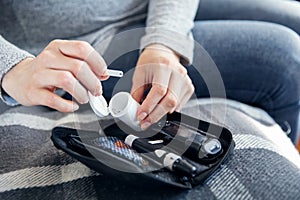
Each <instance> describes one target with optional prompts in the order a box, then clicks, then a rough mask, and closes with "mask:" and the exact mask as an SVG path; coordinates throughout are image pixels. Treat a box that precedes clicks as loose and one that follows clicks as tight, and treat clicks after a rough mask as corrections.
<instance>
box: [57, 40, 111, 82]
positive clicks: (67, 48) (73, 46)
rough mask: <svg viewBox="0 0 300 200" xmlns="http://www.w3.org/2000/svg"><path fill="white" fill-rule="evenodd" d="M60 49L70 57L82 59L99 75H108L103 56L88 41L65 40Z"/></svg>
mask: <svg viewBox="0 0 300 200" xmlns="http://www.w3.org/2000/svg"><path fill="white" fill-rule="evenodd" d="M59 50H60V51H61V52H62V53H63V54H64V55H67V56H69V57H73V58H77V59H81V60H83V61H85V62H86V63H88V65H89V66H90V68H91V70H92V71H93V72H94V73H95V74H96V75H97V76H98V77H101V76H104V75H108V72H107V65H106V63H105V61H104V59H103V58H102V56H101V55H100V54H99V53H98V52H97V51H96V50H95V49H94V48H93V47H92V46H91V45H90V44H89V43H87V42H83V41H63V42H61V43H60V45H59Z"/></svg>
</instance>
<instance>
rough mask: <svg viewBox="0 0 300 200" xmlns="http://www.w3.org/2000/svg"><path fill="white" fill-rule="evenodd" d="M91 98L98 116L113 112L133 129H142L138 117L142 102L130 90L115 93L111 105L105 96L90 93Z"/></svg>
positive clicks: (114, 115)
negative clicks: (135, 98) (136, 99)
mask: <svg viewBox="0 0 300 200" xmlns="http://www.w3.org/2000/svg"><path fill="white" fill-rule="evenodd" d="M89 98H90V101H89V102H90V105H91V107H92V109H93V111H94V112H95V114H96V115H97V116H98V117H105V116H108V115H109V114H111V115H112V116H113V117H114V118H118V119H120V120H121V121H122V122H123V123H125V124H126V125H128V126H129V127H131V128H132V129H133V130H135V131H141V130H142V129H141V126H140V123H139V121H138V119H137V117H136V113H137V109H138V107H139V106H140V104H139V103H138V102H136V101H135V100H134V99H133V97H132V96H131V94H129V93H128V92H119V93H117V94H115V95H114V96H113V97H112V98H111V100H110V102H109V106H108V105H107V102H106V100H105V99H104V97H103V96H99V97H95V96H93V95H92V94H90V93H89Z"/></svg>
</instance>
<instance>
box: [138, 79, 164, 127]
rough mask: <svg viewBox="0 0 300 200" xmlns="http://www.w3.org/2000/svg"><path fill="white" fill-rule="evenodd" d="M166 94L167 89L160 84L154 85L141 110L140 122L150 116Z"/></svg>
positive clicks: (139, 114)
mask: <svg viewBox="0 0 300 200" xmlns="http://www.w3.org/2000/svg"><path fill="white" fill-rule="evenodd" d="M166 93H167V87H165V86H162V85H159V84H153V85H152V88H151V89H150V92H149V93H148V95H147V96H146V98H145V100H144V101H143V103H142V105H141V106H140V108H139V113H138V120H139V121H142V120H143V119H144V118H145V117H146V116H147V115H149V113H151V112H152V111H153V109H154V108H155V106H157V105H158V103H159V102H160V101H161V100H162V99H163V98H164V96H165V95H166Z"/></svg>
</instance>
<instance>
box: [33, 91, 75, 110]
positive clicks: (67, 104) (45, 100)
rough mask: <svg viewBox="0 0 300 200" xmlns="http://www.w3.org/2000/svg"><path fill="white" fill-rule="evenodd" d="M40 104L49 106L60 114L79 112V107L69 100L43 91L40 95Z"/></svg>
mask: <svg viewBox="0 0 300 200" xmlns="http://www.w3.org/2000/svg"><path fill="white" fill-rule="evenodd" d="M38 96H39V100H38V101H39V102H38V104H40V105H44V106H48V107H50V108H53V109H55V110H58V111H60V112H74V111H76V110H78V108H79V106H78V105H77V104H76V103H74V102H72V101H69V100H65V99H63V98H61V97H60V96H58V95H57V94H55V93H52V92H50V91H48V90H45V89H42V90H40V92H39V94H38Z"/></svg>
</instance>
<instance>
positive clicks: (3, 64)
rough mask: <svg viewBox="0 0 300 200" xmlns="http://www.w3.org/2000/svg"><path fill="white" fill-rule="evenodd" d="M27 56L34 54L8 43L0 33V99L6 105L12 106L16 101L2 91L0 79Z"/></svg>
mask: <svg viewBox="0 0 300 200" xmlns="http://www.w3.org/2000/svg"><path fill="white" fill-rule="evenodd" d="M28 57H34V56H33V55H31V54H30V53H28V52H26V51H24V50H21V49H19V48H18V47H16V46H15V45H13V44H11V43H9V42H8V41H6V40H5V39H4V38H3V37H2V36H1V35H0V99H1V100H2V101H3V102H4V103H6V104H7V105H11V106H13V105H17V104H18V103H17V102H16V101H15V100H14V99H13V98H11V97H10V96H8V95H7V94H6V93H5V92H4V90H3V89H2V84H1V83H2V79H3V77H4V75H5V74H6V73H7V72H8V71H9V70H10V69H11V68H13V67H14V66H15V65H17V64H18V63H19V62H21V61H22V60H24V59H25V58H28Z"/></svg>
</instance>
